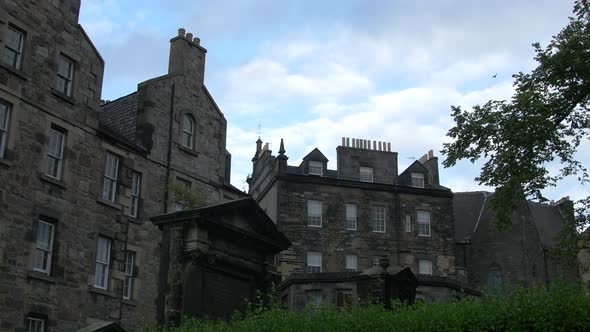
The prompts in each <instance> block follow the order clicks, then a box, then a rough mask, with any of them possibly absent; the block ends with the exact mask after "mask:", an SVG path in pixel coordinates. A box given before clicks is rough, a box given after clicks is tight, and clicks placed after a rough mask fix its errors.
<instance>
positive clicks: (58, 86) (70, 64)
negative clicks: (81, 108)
mask: <svg viewBox="0 0 590 332" xmlns="http://www.w3.org/2000/svg"><path fill="white" fill-rule="evenodd" d="M57 61H58V62H57V79H56V82H55V90H57V92H59V93H61V94H64V95H66V96H68V97H71V96H72V81H73V80H74V61H72V60H71V59H70V58H68V57H66V56H65V55H63V54H61V55H60V56H59V59H58V60H57Z"/></svg>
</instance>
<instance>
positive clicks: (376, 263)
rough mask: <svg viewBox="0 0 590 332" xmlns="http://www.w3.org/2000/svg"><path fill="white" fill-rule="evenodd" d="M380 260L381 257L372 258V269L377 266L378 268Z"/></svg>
mask: <svg viewBox="0 0 590 332" xmlns="http://www.w3.org/2000/svg"><path fill="white" fill-rule="evenodd" d="M380 260H381V257H379V256H374V257H373V258H372V259H371V266H372V267H378V266H379V261H380Z"/></svg>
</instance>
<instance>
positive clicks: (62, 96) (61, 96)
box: [51, 89, 76, 105]
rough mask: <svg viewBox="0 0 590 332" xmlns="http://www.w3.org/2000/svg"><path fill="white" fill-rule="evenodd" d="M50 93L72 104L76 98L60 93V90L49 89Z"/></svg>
mask: <svg viewBox="0 0 590 332" xmlns="http://www.w3.org/2000/svg"><path fill="white" fill-rule="evenodd" d="M51 93H52V94H53V95H54V96H56V97H58V98H60V99H62V100H64V101H66V102H68V103H70V104H72V105H75V104H76V100H75V99H74V98H73V97H70V96H67V95H64V94H63V93H61V92H59V91H57V90H55V89H51Z"/></svg>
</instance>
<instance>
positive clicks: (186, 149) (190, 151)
mask: <svg viewBox="0 0 590 332" xmlns="http://www.w3.org/2000/svg"><path fill="white" fill-rule="evenodd" d="M178 149H179V150H180V151H183V152H186V153H188V154H191V155H193V156H195V157H198V156H199V153H198V152H197V151H195V150H193V149H189V148H187V147H186V146H184V145H182V144H178Z"/></svg>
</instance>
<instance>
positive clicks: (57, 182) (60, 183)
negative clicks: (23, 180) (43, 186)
mask: <svg viewBox="0 0 590 332" xmlns="http://www.w3.org/2000/svg"><path fill="white" fill-rule="evenodd" d="M39 178H40V179H41V180H43V181H45V182H49V183H51V184H54V185H56V186H58V187H61V188H62V189H67V187H66V184H65V183H64V182H63V181H61V180H58V179H56V178H52V177H51V176H49V175H47V174H43V173H40V174H39Z"/></svg>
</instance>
